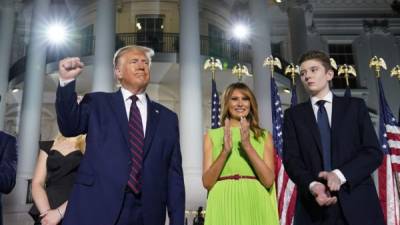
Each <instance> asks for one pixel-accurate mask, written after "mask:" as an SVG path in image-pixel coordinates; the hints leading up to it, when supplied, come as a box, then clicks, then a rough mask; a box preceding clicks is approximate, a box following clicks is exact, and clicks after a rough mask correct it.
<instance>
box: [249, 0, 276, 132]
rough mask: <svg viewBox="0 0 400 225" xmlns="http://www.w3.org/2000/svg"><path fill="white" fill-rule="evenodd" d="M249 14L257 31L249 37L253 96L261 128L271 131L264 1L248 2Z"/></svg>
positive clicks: (268, 31)
mask: <svg viewBox="0 0 400 225" xmlns="http://www.w3.org/2000/svg"><path fill="white" fill-rule="evenodd" d="M250 12H251V15H252V18H254V20H253V24H254V28H253V29H254V30H256V31H257V32H256V33H255V34H254V35H253V36H252V37H251V49H252V58H253V61H252V66H253V74H254V94H255V96H256V98H257V103H258V109H259V116H260V124H261V126H262V127H264V128H266V129H268V130H270V131H272V113H271V88H270V79H271V78H270V77H271V71H270V70H269V69H267V68H265V67H263V62H264V59H265V58H266V57H268V56H269V55H271V28H270V23H269V21H270V20H269V18H268V14H269V13H268V5H267V3H266V1H264V0H254V1H250Z"/></svg>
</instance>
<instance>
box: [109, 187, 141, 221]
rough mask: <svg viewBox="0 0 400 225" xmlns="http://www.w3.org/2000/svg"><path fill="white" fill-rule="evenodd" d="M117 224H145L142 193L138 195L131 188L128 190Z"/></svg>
mask: <svg viewBox="0 0 400 225" xmlns="http://www.w3.org/2000/svg"><path fill="white" fill-rule="evenodd" d="M115 225H144V224H143V213H142V202H141V196H140V194H139V195H137V194H134V193H133V192H132V191H130V190H129V189H127V190H126V192H125V196H124V203H123V204H122V208H121V211H120V213H119V217H118V220H117V222H116V223H115Z"/></svg>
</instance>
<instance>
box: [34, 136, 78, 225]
mask: <svg viewBox="0 0 400 225" xmlns="http://www.w3.org/2000/svg"><path fill="white" fill-rule="evenodd" d="M84 151H85V137H84V136H83V135H79V136H77V137H71V138H66V137H64V136H62V135H61V134H58V135H57V137H56V138H55V140H54V143H53V146H52V147H51V149H49V150H47V149H40V152H39V156H38V160H37V163H36V169H35V173H34V175H33V179H32V197H33V201H34V203H35V204H34V206H33V207H32V208H31V210H30V211H29V213H30V214H31V216H32V217H33V218H34V220H35V225H40V224H41V225H57V224H61V221H62V219H63V217H64V213H65V209H66V207H67V204H68V196H69V194H70V192H71V189H72V186H73V184H74V181H75V177H76V174H77V171H78V168H79V164H80V161H81V158H82V156H83V153H84Z"/></svg>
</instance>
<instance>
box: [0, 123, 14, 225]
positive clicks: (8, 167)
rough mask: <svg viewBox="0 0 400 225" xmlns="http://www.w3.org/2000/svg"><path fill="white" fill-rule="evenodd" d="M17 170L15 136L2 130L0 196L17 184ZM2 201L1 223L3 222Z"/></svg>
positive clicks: (0, 144) (0, 224)
mask: <svg viewBox="0 0 400 225" xmlns="http://www.w3.org/2000/svg"><path fill="white" fill-rule="evenodd" d="M16 170H17V145H16V140H15V137H13V136H11V135H9V134H6V133H4V132H3V131H0V198H1V194H8V193H10V192H11V191H12V189H13V188H14V186H15V178H16ZM1 211H2V207H1V201H0V225H2V224H3V218H2V213H1Z"/></svg>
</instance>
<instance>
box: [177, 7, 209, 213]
mask: <svg viewBox="0 0 400 225" xmlns="http://www.w3.org/2000/svg"><path fill="white" fill-rule="evenodd" d="M179 44H180V46H179V49H180V50H179V59H180V62H179V63H180V64H179V66H180V71H179V74H180V98H181V110H180V118H179V119H180V134H181V148H182V155H183V168H184V172H185V186H186V208H187V209H190V210H195V209H197V207H198V206H199V205H203V206H204V204H205V200H206V191H205V190H204V188H203V185H202V183H201V174H202V158H203V157H202V152H203V151H202V145H203V143H202V140H203V129H202V126H203V118H202V112H203V110H202V104H201V103H202V89H201V77H200V75H201V73H200V70H201V62H200V32H199V0H185V1H181V5H180V43H179Z"/></svg>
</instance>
